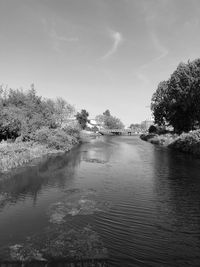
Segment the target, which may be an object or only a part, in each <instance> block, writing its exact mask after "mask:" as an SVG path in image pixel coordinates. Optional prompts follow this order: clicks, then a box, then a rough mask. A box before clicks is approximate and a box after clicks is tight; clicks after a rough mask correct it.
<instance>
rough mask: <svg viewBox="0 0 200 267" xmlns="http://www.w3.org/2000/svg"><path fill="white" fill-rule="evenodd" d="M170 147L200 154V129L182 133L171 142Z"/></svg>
mask: <svg viewBox="0 0 200 267" xmlns="http://www.w3.org/2000/svg"><path fill="white" fill-rule="evenodd" d="M169 147H170V148H172V149H176V150H178V151H181V152H185V153H189V154H194V155H196V156H200V130H195V131H192V132H190V133H182V134H181V135H180V136H178V137H177V138H176V139H175V140H174V142H171V143H170V145H169Z"/></svg>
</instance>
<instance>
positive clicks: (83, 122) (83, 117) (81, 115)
mask: <svg viewBox="0 0 200 267" xmlns="http://www.w3.org/2000/svg"><path fill="white" fill-rule="evenodd" d="M88 116H89V113H88V112H87V111H86V110H85V109H82V110H81V112H78V113H77V114H76V119H77V121H78V123H79V124H80V126H81V128H82V129H85V128H86V126H87V122H89V120H88Z"/></svg>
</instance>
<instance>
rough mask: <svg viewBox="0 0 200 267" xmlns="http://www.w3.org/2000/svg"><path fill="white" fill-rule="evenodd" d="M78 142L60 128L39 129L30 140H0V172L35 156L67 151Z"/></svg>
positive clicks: (26, 161) (22, 163)
mask: <svg viewBox="0 0 200 267" xmlns="http://www.w3.org/2000/svg"><path fill="white" fill-rule="evenodd" d="M78 142H79V140H78V138H76V137H75V136H72V135H69V134H68V133H66V132H65V131H64V130H62V129H55V130H50V129H48V130H47V129H41V130H39V131H37V132H36V133H35V134H34V135H33V136H32V141H27V142H23V141H21V140H20V138H19V139H16V141H15V142H8V141H2V142H0V172H6V171H8V170H10V169H13V168H16V167H19V166H22V165H24V164H26V163H28V162H30V161H31V160H33V159H35V158H40V157H43V156H44V155H47V154H51V153H58V152H66V151H69V150H70V149H71V148H72V147H73V146H74V145H75V144H77V143H78Z"/></svg>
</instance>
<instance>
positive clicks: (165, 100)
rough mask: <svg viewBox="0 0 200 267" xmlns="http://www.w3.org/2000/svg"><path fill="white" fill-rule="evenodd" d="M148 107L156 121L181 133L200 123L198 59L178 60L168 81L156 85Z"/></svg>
mask: <svg viewBox="0 0 200 267" xmlns="http://www.w3.org/2000/svg"><path fill="white" fill-rule="evenodd" d="M151 109H152V111H153V115H154V119H155V123H157V124H158V125H171V126H173V127H174V130H175V132H177V133H181V132H183V131H185V132H188V131H190V130H193V129H196V128H199V125H200V59H196V60H194V61H188V63H186V64H185V63H180V64H179V65H178V67H177V69H176V70H175V71H174V73H173V74H172V75H171V77H170V78H169V80H167V81H163V82H161V83H160V84H159V85H158V88H157V91H156V92H155V93H154V94H153V97H152V102H151Z"/></svg>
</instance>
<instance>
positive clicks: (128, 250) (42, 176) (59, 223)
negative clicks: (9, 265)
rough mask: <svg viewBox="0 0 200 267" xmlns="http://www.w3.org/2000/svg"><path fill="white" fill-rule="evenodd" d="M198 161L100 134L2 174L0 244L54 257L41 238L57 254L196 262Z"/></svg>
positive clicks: (199, 251)
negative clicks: (21, 167)
mask: <svg viewBox="0 0 200 267" xmlns="http://www.w3.org/2000/svg"><path fill="white" fill-rule="evenodd" d="M199 163H200V161H199V159H194V158H192V157H191V156H188V155H184V154H180V153H174V152H172V151H168V150H167V149H164V148H159V147H157V146H153V145H151V144H149V143H146V142H143V141H141V140H140V139H139V138H138V137H133V136H132V137H130V136H128V137H122V136H119V137H111V136H109V137H108V136H107V137H99V138H97V139H93V140H91V142H90V143H85V144H82V145H81V146H78V147H77V148H75V149H73V150H72V151H71V152H70V153H67V154H65V155H62V156H60V155H59V156H56V157H51V158H49V159H48V160H46V161H43V162H41V163H40V164H37V165H36V166H29V167H27V168H25V169H21V170H18V171H17V172H16V173H13V174H9V175H7V176H5V175H2V177H1V179H0V248H1V249H0V250H2V251H5V249H6V248H9V247H10V249H11V248H12V249H11V252H12V253H13V248H14V253H15V257H17V256H16V251H15V250H16V249H19V250H20V249H22V248H23V249H25V248H26V249H29V250H28V251H30V247H31V248H32V254H34V253H33V252H35V253H36V252H37V253H38V255H40V256H41V257H44V256H52V257H53V255H54V254H52V253H53V251H52V250H50V245H49V246H48V245H47V240H48V242H49V244H51V246H52V244H56V242H57V244H58V248H59V249H58V250H57V251H58V253H61V252H62V253H61V254H62V255H60V256H67V255H64V253H65V252H64V251H66V249H67V251H69V246H71V251H72V252H70V253H72V254H69V255H71V256H72V255H73V253H75V254H76V252H77V250H78V251H79V253H80V255H81V256H82V257H84V255H85V256H86V254H87V253H86V250H85V247H87V251H88V253H89V250H90V253H89V255H90V256H91V257H92V255H93V256H94V255H95V253H97V254H98V255H99V253H100V255H101V253H102V255H103V256H105V253H106V254H107V253H108V254H107V256H108V258H109V263H110V266H199V265H200V240H199V237H200V194H199V192H200V179H199V173H200V164H199ZM85 233H88V234H85ZM67 240H68V241H67ZM72 240H77V241H76V243H74V241H73V242H72ZM81 244H82V245H81ZM84 244H85V245H84ZM86 244H87V245H86ZM55 246H56V245H55ZM55 246H54V251H55V250H56V247H55ZM61 247H62V248H61ZM89 247H90V249H89ZM11 252H10V254H11V255H12V253H11ZM8 253H9V252H8ZM18 253H20V252H18ZM55 253H56V252H55ZM0 254H1V255H2V253H0ZM4 255H5V254H4Z"/></svg>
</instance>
